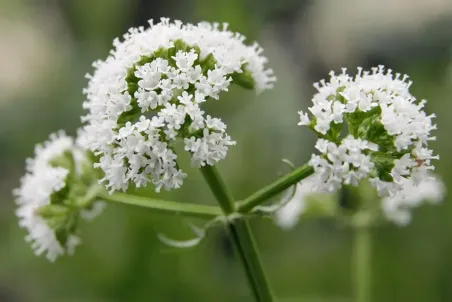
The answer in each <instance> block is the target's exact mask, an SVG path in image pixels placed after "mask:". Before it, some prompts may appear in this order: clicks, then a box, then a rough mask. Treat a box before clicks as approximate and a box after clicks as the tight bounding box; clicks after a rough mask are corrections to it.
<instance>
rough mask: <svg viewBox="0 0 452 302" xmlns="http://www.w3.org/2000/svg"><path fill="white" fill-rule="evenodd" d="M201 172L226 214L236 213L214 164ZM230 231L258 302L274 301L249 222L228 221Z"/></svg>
mask: <svg viewBox="0 0 452 302" xmlns="http://www.w3.org/2000/svg"><path fill="white" fill-rule="evenodd" d="M201 172H202V174H203V176H204V178H205V180H206V182H207V184H208V185H209V187H210V189H211V190H212V193H213V194H214V195H215V198H216V199H217V201H218V203H219V204H220V207H221V208H222V210H223V213H224V215H225V216H229V215H231V214H233V213H235V204H234V199H233V197H232V194H231V193H230V192H229V189H228V188H227V186H226V184H225V182H224V181H223V179H222V178H221V176H220V174H219V173H218V171H217V169H216V168H215V167H214V166H205V167H202V168H201ZM228 231H229V234H230V236H231V239H232V242H233V244H234V246H235V247H236V250H237V252H238V254H239V257H240V260H241V262H242V264H243V266H244V268H245V272H246V276H247V278H248V282H249V284H250V286H251V289H252V292H253V295H254V298H255V300H256V301H258V302H272V301H273V294H272V292H271V289H270V285H269V283H268V281H267V277H266V276H265V272H264V269H263V267H262V264H261V260H260V256H259V252H258V248H257V245H256V242H255V240H254V237H253V234H252V232H251V229H250V226H249V223H248V222H247V221H245V220H243V219H235V220H232V221H229V222H228Z"/></svg>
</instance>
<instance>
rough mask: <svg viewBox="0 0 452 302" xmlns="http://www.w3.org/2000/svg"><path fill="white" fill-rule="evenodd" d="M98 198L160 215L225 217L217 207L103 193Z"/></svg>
mask: <svg viewBox="0 0 452 302" xmlns="http://www.w3.org/2000/svg"><path fill="white" fill-rule="evenodd" d="M97 197H99V198H101V199H103V200H105V201H110V202H117V203H124V204H129V205H134V206H140V207H145V208H149V209H152V210H155V211H157V212H160V213H172V214H180V215H184V216H189V217H197V218H207V219H210V218H215V217H218V216H221V215H223V212H222V211H221V209H220V208H219V207H215V206H207V205H200V204H190V203H182V202H176V201H168V200H160V199H152V198H147V197H141V196H134V195H129V194H125V193H113V194H111V195H110V194H108V193H107V192H101V193H98V194H97Z"/></svg>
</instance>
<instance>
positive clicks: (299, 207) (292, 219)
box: [275, 175, 319, 230]
mask: <svg viewBox="0 0 452 302" xmlns="http://www.w3.org/2000/svg"><path fill="white" fill-rule="evenodd" d="M318 181H319V180H318V176H317V175H311V176H309V177H307V178H305V179H303V180H302V181H301V182H299V183H297V184H296V185H295V188H294V190H295V191H294V192H290V193H293V195H291V197H290V199H289V200H288V201H287V202H286V204H285V205H284V206H283V207H282V208H281V209H279V210H278V211H277V212H276V214H275V222H276V224H277V225H278V226H279V227H280V228H282V229H285V230H290V229H292V228H294V227H295V225H296V224H297V223H298V220H299V219H300V216H301V215H302V214H303V212H304V211H305V209H306V198H307V197H308V196H309V195H311V194H313V193H318V192H317V191H316V189H315V188H316V184H317V183H318Z"/></svg>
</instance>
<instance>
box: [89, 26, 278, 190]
mask: <svg viewBox="0 0 452 302" xmlns="http://www.w3.org/2000/svg"><path fill="white" fill-rule="evenodd" d="M244 40H245V37H243V36H242V35H240V34H238V33H233V32H230V31H228V30H227V25H226V24H225V25H223V26H220V25H219V24H217V23H214V24H210V23H199V24H198V25H192V24H186V25H184V24H182V23H181V22H180V21H174V22H173V23H171V22H170V21H169V19H166V18H162V19H161V22H160V23H158V24H153V22H152V21H150V27H149V28H147V29H144V28H143V27H140V28H131V29H130V30H129V32H128V33H127V34H125V35H124V41H122V42H120V41H119V40H118V39H116V40H115V41H114V47H115V49H114V50H112V52H111V55H110V56H109V57H108V58H107V59H106V60H105V61H97V62H95V63H94V65H93V66H94V68H95V71H94V74H93V75H88V78H89V84H88V87H87V88H86V89H85V94H86V95H87V100H86V101H85V102H84V108H85V109H87V110H88V111H89V112H88V114H87V115H86V116H85V117H83V118H82V119H83V121H84V122H85V127H84V131H83V132H82V133H81V136H82V137H83V139H82V140H81V141H82V143H83V144H85V145H86V146H87V147H88V148H89V149H91V150H92V151H93V152H95V153H96V154H97V155H99V156H100V160H99V163H98V164H97V166H98V167H100V168H101V169H102V170H103V171H104V172H105V177H104V178H103V179H102V181H103V182H105V183H106V186H107V188H109V190H110V192H113V191H115V190H126V189H127V188H128V185H129V182H132V183H134V184H135V185H136V186H137V187H142V186H145V185H147V183H148V182H151V183H153V184H154V186H155V188H156V191H160V189H161V188H162V187H163V188H164V189H166V190H170V189H173V188H178V187H180V186H181V185H182V183H183V180H184V178H185V177H186V174H185V173H184V172H182V170H181V169H179V167H178V165H177V162H176V160H177V155H176V154H175V153H174V151H173V147H172V145H171V144H172V143H173V141H174V140H176V139H177V138H181V139H183V141H184V144H185V150H186V151H189V152H190V153H191V155H192V164H193V166H195V167H201V166H204V165H215V164H216V163H217V162H218V161H220V160H222V159H224V158H225V157H226V154H227V151H228V147H229V146H231V145H234V144H235V142H234V141H232V139H231V138H230V137H229V135H227V133H226V125H225V124H224V123H223V122H222V121H221V120H220V119H218V118H212V117H210V116H207V117H206V116H205V113H204V111H203V110H201V107H200V105H201V104H202V103H203V102H205V101H206V100H208V99H210V98H212V99H218V98H219V95H220V92H222V91H228V87H229V85H230V84H231V83H236V84H239V85H241V86H243V87H246V88H254V89H255V90H256V91H258V92H260V91H263V90H265V89H269V88H271V87H272V86H273V82H274V81H275V77H274V76H273V75H272V71H271V70H270V69H267V70H266V69H265V67H264V65H265V64H266V62H267V59H266V58H265V57H263V56H262V55H261V53H262V49H261V48H260V47H259V46H258V45H257V44H253V45H252V46H247V45H245V44H244Z"/></svg>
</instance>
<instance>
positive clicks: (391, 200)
mask: <svg viewBox="0 0 452 302" xmlns="http://www.w3.org/2000/svg"><path fill="white" fill-rule="evenodd" d="M402 182H403V185H402V190H401V191H399V192H398V193H397V194H395V195H394V196H390V197H385V198H383V200H382V210H383V213H384V215H385V217H386V219H388V220H390V221H392V222H394V223H396V224H397V225H399V226H406V225H407V224H409V223H410V222H411V210H412V209H414V208H417V207H419V206H421V205H422V204H423V203H426V202H429V203H433V204H437V203H440V202H442V200H443V199H444V195H445V193H446V192H445V191H446V189H445V186H444V184H443V182H442V181H441V180H439V179H437V178H434V177H432V176H431V177H430V178H429V179H424V180H423V181H422V182H421V183H420V184H419V185H417V186H416V185H415V184H414V183H413V181H412V180H411V179H403V180H402Z"/></svg>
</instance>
